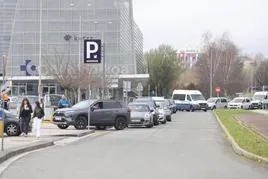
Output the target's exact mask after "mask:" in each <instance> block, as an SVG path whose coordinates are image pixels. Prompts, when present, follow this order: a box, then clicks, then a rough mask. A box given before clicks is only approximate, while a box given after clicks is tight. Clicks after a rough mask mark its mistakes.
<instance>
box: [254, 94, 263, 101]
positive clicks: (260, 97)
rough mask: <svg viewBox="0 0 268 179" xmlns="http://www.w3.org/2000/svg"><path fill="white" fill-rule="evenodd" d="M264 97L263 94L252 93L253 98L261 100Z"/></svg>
mask: <svg viewBox="0 0 268 179" xmlns="http://www.w3.org/2000/svg"><path fill="white" fill-rule="evenodd" d="M264 98H265V96H264V95H254V96H253V100H263V99H264Z"/></svg>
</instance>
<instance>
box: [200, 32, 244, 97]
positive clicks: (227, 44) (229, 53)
mask: <svg viewBox="0 0 268 179" xmlns="http://www.w3.org/2000/svg"><path fill="white" fill-rule="evenodd" d="M204 37H205V38H204V41H205V42H204V50H205V53H204V55H203V57H202V59H201V60H200V61H199V62H198V64H197V68H198V71H199V75H200V84H199V88H200V89H201V90H202V91H203V92H204V94H205V95H206V96H209V84H210V76H211V75H210V72H211V70H212V79H213V89H215V87H216V86H220V87H221V89H222V91H223V93H224V94H223V95H225V96H228V95H234V94H235V93H236V92H240V91H241V90H242V80H243V73H242V71H243V63H241V61H240V60H239V59H238V48H237V47H236V45H235V44H234V43H233V42H232V41H231V40H230V39H229V37H228V34H227V33H224V34H223V35H222V37H221V38H219V39H215V40H213V41H212V40H211V39H209V38H208V37H211V35H209V34H208V35H204ZM211 67H212V69H211ZM213 91H214V90H213ZM214 94H215V92H214Z"/></svg>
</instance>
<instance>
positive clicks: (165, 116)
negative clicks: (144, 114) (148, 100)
mask: <svg viewBox="0 0 268 179" xmlns="http://www.w3.org/2000/svg"><path fill="white" fill-rule="evenodd" d="M158 108H159V109H158V110H159V120H160V122H161V123H162V124H166V123H167V121H171V110H170V109H169V108H168V105H167V104H166V103H165V102H163V103H160V104H159V107H158Z"/></svg>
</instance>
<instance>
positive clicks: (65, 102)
mask: <svg viewBox="0 0 268 179" xmlns="http://www.w3.org/2000/svg"><path fill="white" fill-rule="evenodd" d="M58 107H59V108H68V107H71V102H70V100H68V99H67V98H66V96H64V95H63V96H62V98H61V99H60V100H59V103H58Z"/></svg>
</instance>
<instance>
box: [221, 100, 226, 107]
mask: <svg viewBox="0 0 268 179" xmlns="http://www.w3.org/2000/svg"><path fill="white" fill-rule="evenodd" d="M220 107H221V108H226V107H227V99H225V98H221V99H220Z"/></svg>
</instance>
